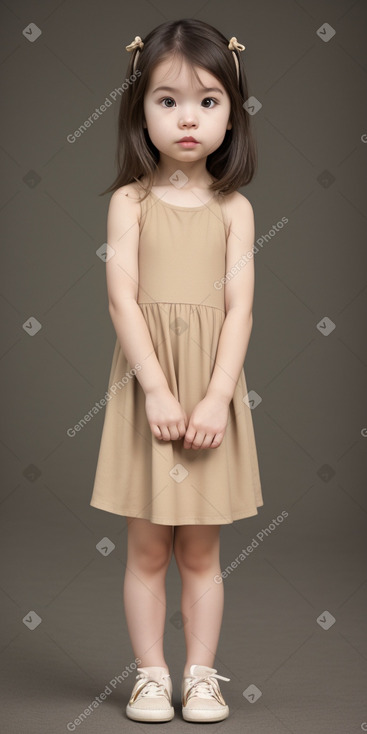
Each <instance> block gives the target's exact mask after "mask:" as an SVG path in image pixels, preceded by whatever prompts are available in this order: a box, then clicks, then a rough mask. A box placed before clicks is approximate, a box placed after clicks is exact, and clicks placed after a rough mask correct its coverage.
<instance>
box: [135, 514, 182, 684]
mask: <svg viewBox="0 0 367 734" xmlns="http://www.w3.org/2000/svg"><path fill="white" fill-rule="evenodd" d="M172 542H173V532H172V526H171V525H158V524H154V523H151V522H150V521H149V520H144V519H142V518H135V517H131V518H130V517H129V518H128V541H127V548H128V557H127V564H126V572H125V579H124V607H125V615H126V621H127V626H128V630H129V635H130V640H131V644H132V648H133V650H134V654H135V657H137V658H140V660H141V663H139V667H144V666H152V665H159V666H161V667H164V668H167V671H168V665H167V663H166V661H165V659H164V651H163V637H164V626H165V619H166V585H165V581H166V572H167V568H168V566H169V563H170V560H171V556H172Z"/></svg>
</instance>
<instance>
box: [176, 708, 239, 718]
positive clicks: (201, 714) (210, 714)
mask: <svg viewBox="0 0 367 734" xmlns="http://www.w3.org/2000/svg"><path fill="white" fill-rule="evenodd" d="M228 715H229V708H228V706H227V707H226V708H224V709H223V711H204V710H203V711H201V710H200V709H196V711H195V709H192V710H187V711H185V709H184V708H183V709H182V716H183V718H184V719H185V721H222V720H223V719H226V718H227V717H228Z"/></svg>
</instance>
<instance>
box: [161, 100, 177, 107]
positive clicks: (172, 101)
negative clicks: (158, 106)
mask: <svg viewBox="0 0 367 734" xmlns="http://www.w3.org/2000/svg"><path fill="white" fill-rule="evenodd" d="M167 99H170V100H171V102H174V101H175V100H174V99H172V97H164V99H161V102H165V101H166V100H167ZM164 107H166V105H164ZM168 109H170V108H169V107H168Z"/></svg>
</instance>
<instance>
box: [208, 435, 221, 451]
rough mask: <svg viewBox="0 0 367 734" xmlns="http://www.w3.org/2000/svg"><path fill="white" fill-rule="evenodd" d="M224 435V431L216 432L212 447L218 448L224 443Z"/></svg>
mask: <svg viewBox="0 0 367 734" xmlns="http://www.w3.org/2000/svg"><path fill="white" fill-rule="evenodd" d="M223 436H224V433H223V432H222V433H216V434H215V436H214V438H213V441H212V443H211V446H210V448H211V449H217V448H218V446H220V445H221V443H222V441H223Z"/></svg>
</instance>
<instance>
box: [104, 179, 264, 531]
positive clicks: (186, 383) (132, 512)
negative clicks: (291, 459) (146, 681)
mask: <svg viewBox="0 0 367 734" xmlns="http://www.w3.org/2000/svg"><path fill="white" fill-rule="evenodd" d="M224 208H225V205H224V203H223V197H220V196H216V195H215V196H213V197H212V199H210V201H209V203H207V204H205V205H203V206H196V207H181V206H176V205H173V204H169V203H167V202H165V201H164V200H163V198H159V197H158V196H157V195H156V194H154V193H153V192H152V191H151V192H150V194H149V195H148V197H147V198H146V199H145V200H144V201H142V202H141V221H140V240H139V255H138V257H139V290H138V298H137V300H138V303H139V307H140V308H141V310H142V313H143V315H144V318H145V321H146V323H147V325H148V329H149V332H150V335H151V339H152V343H153V346H154V349H155V351H156V354H157V357H158V361H159V363H160V365H161V367H162V369H163V372H164V374H165V376H166V378H167V381H168V385H169V388H170V390H171V391H172V393H173V395H174V396H175V397H176V398H177V400H178V401H179V402H180V403H181V405H182V406H183V408H184V410H185V411H186V414H187V417H188V419H189V418H190V415H191V413H192V410H193V408H194V406H195V405H196V404H197V403H198V402H199V401H200V400H202V398H203V397H204V396H205V394H206V390H207V388H208V385H209V382H210V378H211V375H212V372H213V368H214V363H215V358H216V352H217V346H218V341H219V337H220V332H221V328H222V326H223V322H224V319H225V302H224V287H223V286H222V287H218V281H220V279H221V278H223V276H224V274H225V272H226V267H225V257H226V241H227V235H228V228H227V221H228V220H227V217H226V215H225V212H224ZM132 367H133V365H130V364H129V363H128V362H127V360H126V358H125V355H124V354H123V352H122V349H121V347H120V344H119V342H118V340H116V344H115V349H114V353H113V357H112V365H111V371H110V377H109V383H108V391H107V393H106V396H107V397H108V401H107V402H106V409H105V418H104V425H103V431H102V437H101V443H100V449H99V456H98V461H97V468H96V474H95V480H94V487H93V492H92V498H91V501H90V505H91V506H92V507H97V508H98V509H100V510H106V511H107V512H112V513H115V514H117V515H124V516H128V517H141V518H145V519H147V520H150V521H151V522H152V523H159V524H162V525H171V526H174V525H197V524H203V525H213V524H220V525H222V524H223V525H225V524H228V523H232V522H233V521H234V520H238V519H240V518H245V517H250V516H252V515H257V514H258V510H257V508H258V507H260V506H261V505H263V498H262V492H261V484H260V476H259V467H258V459H257V452H256V445H255V437H254V429H253V423H252V415H251V409H250V408H249V407H248V406H247V405H246V403H245V402H244V401H243V399H244V398H245V397H246V395H247V392H248V390H247V385H246V380H245V373H244V371H243V370H242V371H241V374H240V377H239V380H238V383H237V386H236V389H235V392H234V396H233V399H232V401H231V403H230V409H229V418H228V423H227V427H226V431H225V434H224V439H223V441H222V443H221V445H220V446H219V447H218V448H216V449H198V450H195V449H184V448H183V439H180V440H178V441H162V440H159V439H157V438H155V436H153V434H152V431H151V429H150V426H149V423H148V419H147V416H146V412H145V393H144V391H143V389H142V387H141V385H140V383H139V381H138V380H137V378H136V376H135V374H134V370H133V371H132V372H131V368H132Z"/></svg>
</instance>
